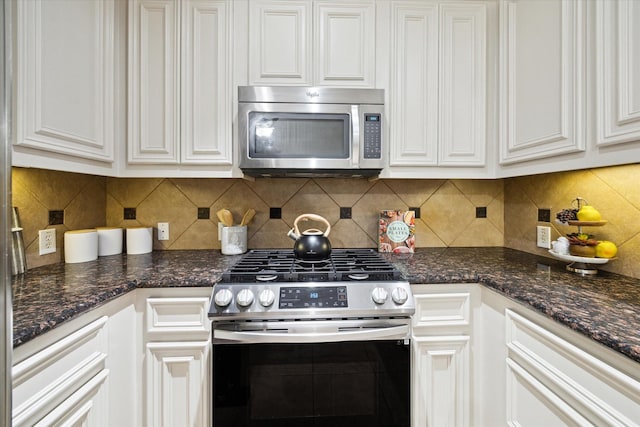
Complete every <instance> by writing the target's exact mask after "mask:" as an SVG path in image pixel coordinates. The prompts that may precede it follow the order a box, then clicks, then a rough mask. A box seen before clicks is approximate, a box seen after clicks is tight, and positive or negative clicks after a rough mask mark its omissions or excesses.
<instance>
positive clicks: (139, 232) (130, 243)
mask: <svg viewBox="0 0 640 427" xmlns="http://www.w3.org/2000/svg"><path fill="white" fill-rule="evenodd" d="M151 251H153V228H151V227H131V228H127V254H128V255H138V254H148V253H149V252H151Z"/></svg>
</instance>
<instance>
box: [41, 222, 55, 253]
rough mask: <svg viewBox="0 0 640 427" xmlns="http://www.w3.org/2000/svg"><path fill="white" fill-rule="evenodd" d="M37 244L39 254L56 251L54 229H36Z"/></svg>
mask: <svg viewBox="0 0 640 427" xmlns="http://www.w3.org/2000/svg"><path fill="white" fill-rule="evenodd" d="M38 245H39V246H40V255H46V254H52V253H55V251H56V229H55V228H47V229H46V230H40V231H38Z"/></svg>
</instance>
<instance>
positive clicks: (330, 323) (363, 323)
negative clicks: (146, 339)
mask: <svg viewBox="0 0 640 427" xmlns="http://www.w3.org/2000/svg"><path fill="white" fill-rule="evenodd" d="M414 311H415V306H414V301H413V295H412V294H411V288H410V287H409V283H408V282H407V281H405V280H403V278H402V275H401V273H400V272H399V271H398V270H397V269H396V268H394V267H393V265H392V264H390V263H389V262H387V261H386V260H385V259H383V258H382V257H380V256H379V255H378V253H377V252H375V251H374V250H371V249H334V250H333V252H332V253H331V257H330V258H329V259H327V260H322V261H314V262H309V261H301V260H299V259H296V258H295V256H294V254H293V251H288V250H252V251H250V252H248V253H247V254H246V255H245V256H243V257H242V259H241V260H240V261H238V262H237V263H236V264H235V265H234V266H233V267H232V268H230V269H229V270H228V271H226V272H225V273H223V277H222V280H221V282H220V283H218V284H216V285H215V287H214V289H213V294H212V298H211V306H210V309H209V318H210V319H211V320H212V326H213V334H212V335H213V359H214V360H213V383H214V390H213V420H214V423H213V425H214V427H223V426H225V427H226V426H252V427H254V426H265V427H266V426H279V427H282V426H289V425H291V426H296V427H300V426H324V425H327V426H328V425H331V426H332V427H339V426H343V425H344V426H368V427H375V426H385V427H408V426H409V425H410V422H409V412H410V411H409V401H410V399H409V387H410V381H409V377H410V369H409V364H410V352H409V338H410V323H411V319H410V316H411V315H412V314H413V313H414Z"/></svg>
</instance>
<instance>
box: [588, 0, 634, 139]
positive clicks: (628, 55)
mask: <svg viewBox="0 0 640 427" xmlns="http://www.w3.org/2000/svg"><path fill="white" fill-rule="evenodd" d="M596 7H597V11H596V14H595V16H596V37H597V42H596V46H597V50H596V51H597V53H596V66H597V69H596V80H597V97H596V99H597V101H596V114H597V126H598V134H597V135H598V139H597V144H598V145H601V146H605V145H613V144H619V143H623V142H629V141H637V140H639V139H640V62H639V61H638V58H640V3H638V2H637V1H603V0H601V1H598V2H597V4H596Z"/></svg>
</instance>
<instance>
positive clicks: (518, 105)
mask: <svg viewBox="0 0 640 427" xmlns="http://www.w3.org/2000/svg"><path fill="white" fill-rule="evenodd" d="M500 9H501V10H500V17H501V18H500V19H501V23H500V70H501V76H500V85H501V87H500V91H501V95H500V97H501V101H502V102H501V107H500V108H501V110H500V119H501V124H500V141H501V145H500V162H501V163H502V164H509V163H516V162H522V161H527V160H531V159H538V158H544V157H551V156H556V155H559V154H564V153H572V152H578V151H584V149H585V138H584V128H585V126H586V123H585V118H584V113H585V108H584V105H585V93H584V92H585V83H584V75H585V53H584V41H585V34H584V27H585V26H584V21H585V17H584V3H583V2H582V1H561V0H502V2H501V3H500Z"/></svg>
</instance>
